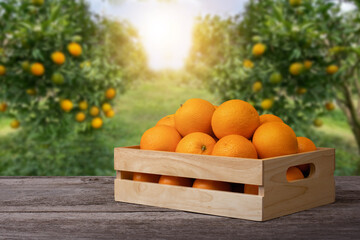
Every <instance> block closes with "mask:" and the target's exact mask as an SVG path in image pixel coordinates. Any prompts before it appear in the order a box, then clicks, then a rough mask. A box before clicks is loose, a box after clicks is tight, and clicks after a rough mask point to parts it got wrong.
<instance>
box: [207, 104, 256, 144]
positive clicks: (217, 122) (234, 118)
mask: <svg viewBox="0 0 360 240" xmlns="http://www.w3.org/2000/svg"><path fill="white" fill-rule="evenodd" d="M211 125H212V128H213V131H214V134H215V136H216V137H217V138H218V139H221V138H222V137H225V136H227V135H231V134H237V135H241V136H244V137H246V138H251V136H252V135H253V133H254V131H255V129H256V128H257V127H258V126H259V125H260V118H259V114H258V113H257V111H256V109H255V108H254V107H253V106H252V105H251V104H250V103H247V102H245V101H242V100H239V99H234V100H229V101H226V102H224V103H223V104H221V105H220V106H219V107H218V108H217V109H216V110H215V112H214V114H213V117H212V120H211Z"/></svg>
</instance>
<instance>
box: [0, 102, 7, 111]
mask: <svg viewBox="0 0 360 240" xmlns="http://www.w3.org/2000/svg"><path fill="white" fill-rule="evenodd" d="M6 109H7V104H6V103H5V102H2V103H0V112H5V111H6Z"/></svg>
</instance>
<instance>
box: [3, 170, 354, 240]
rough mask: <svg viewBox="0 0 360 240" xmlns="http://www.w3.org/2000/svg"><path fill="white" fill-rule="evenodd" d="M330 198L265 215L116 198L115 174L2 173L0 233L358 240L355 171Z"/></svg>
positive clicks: (35, 236) (38, 236)
mask: <svg viewBox="0 0 360 240" xmlns="http://www.w3.org/2000/svg"><path fill="white" fill-rule="evenodd" d="M335 181H336V202H335V203H333V204H329V205H326V206H322V207H317V208H314V209H310V210H307V211H302V212H299V213H295V214H291V215H288V216H284V217H280V218H277V219H273V220H270V221H266V222H253V221H247V220H241V219H233V218H226V217H217V216H211V215H206V214H196V213H189V212H183V211H176V210H171V209H165V208H157V207H150V206H143V205H136V204H128V203H120V202H115V201H114V193H113V192H114V191H113V184H114V178H113V177H0V239H19V238H20V239H21V238H23V239H25V238H26V239H116V238H119V239H120V238H121V239H234V238H236V239H240V238H246V239H274V238H276V239H278V238H280V239H283V238H285V239H286V238H287V239H290V238H291V239H294V238H295V239H319V238H323V239H336V240H338V239H360V176H356V177H336V178H335Z"/></svg>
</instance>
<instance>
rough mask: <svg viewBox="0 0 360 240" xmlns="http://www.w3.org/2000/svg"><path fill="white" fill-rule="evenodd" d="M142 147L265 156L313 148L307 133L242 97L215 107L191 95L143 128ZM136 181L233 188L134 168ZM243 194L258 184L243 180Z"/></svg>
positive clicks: (292, 171)
mask: <svg viewBox="0 0 360 240" xmlns="http://www.w3.org/2000/svg"><path fill="white" fill-rule="evenodd" d="M140 149H145V150H156V151H170V152H178V153H191V154H202V155H215V156H226V157H238V158H253V159H263V158H271V157H277V156H282V155H288V154H295V153H302V152H308V151H315V150H316V146H315V144H314V143H313V142H312V141H311V140H310V139H308V138H305V137H297V136H296V134H295V132H294V131H293V129H292V128H291V127H289V126H288V125H286V124H285V123H284V122H283V121H282V120H281V119H280V118H279V117H277V116H275V115H272V114H264V115H261V116H259V114H258V113H257V111H256V109H255V108H254V107H253V106H252V105H251V104H249V103H247V102H245V101H242V100H229V101H226V102H224V103H222V104H221V105H220V106H214V105H213V104H211V103H210V102H208V101H206V100H203V99H197V98H194V99H189V100H187V101H186V102H185V103H184V104H182V105H181V106H180V108H179V109H178V110H177V111H176V113H175V114H172V115H169V116H166V117H164V118H162V119H160V120H159V121H158V123H157V124H156V125H155V126H154V127H152V128H150V129H148V130H147V131H145V133H144V134H143V135H142V137H141V141H140ZM309 171H310V165H308V164H305V165H300V166H294V167H290V168H289V169H288V171H287V173H286V177H287V180H288V181H293V180H297V179H302V178H304V176H306V175H307V174H308V173H309ZM133 180H134V181H145V182H158V183H160V184H170V185H179V186H188V187H191V186H192V187H194V188H203V189H212V190H223V191H237V190H236V189H234V186H232V185H231V184H230V183H227V182H219V181H210V180H203V179H196V180H195V181H193V180H192V179H187V178H182V177H174V176H158V175H153V174H145V173H134V175H133ZM242 191H243V192H244V193H247V194H258V187H257V186H254V185H248V184H245V185H244V189H243V190H242Z"/></svg>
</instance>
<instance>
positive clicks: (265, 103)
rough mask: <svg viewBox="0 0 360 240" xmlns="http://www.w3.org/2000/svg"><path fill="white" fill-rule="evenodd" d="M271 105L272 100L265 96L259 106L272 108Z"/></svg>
mask: <svg viewBox="0 0 360 240" xmlns="http://www.w3.org/2000/svg"><path fill="white" fill-rule="evenodd" d="M273 105H274V100H272V99H269V98H266V99H264V100H263V101H262V102H261V108H262V109H264V110H268V109H270V108H272V106H273Z"/></svg>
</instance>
